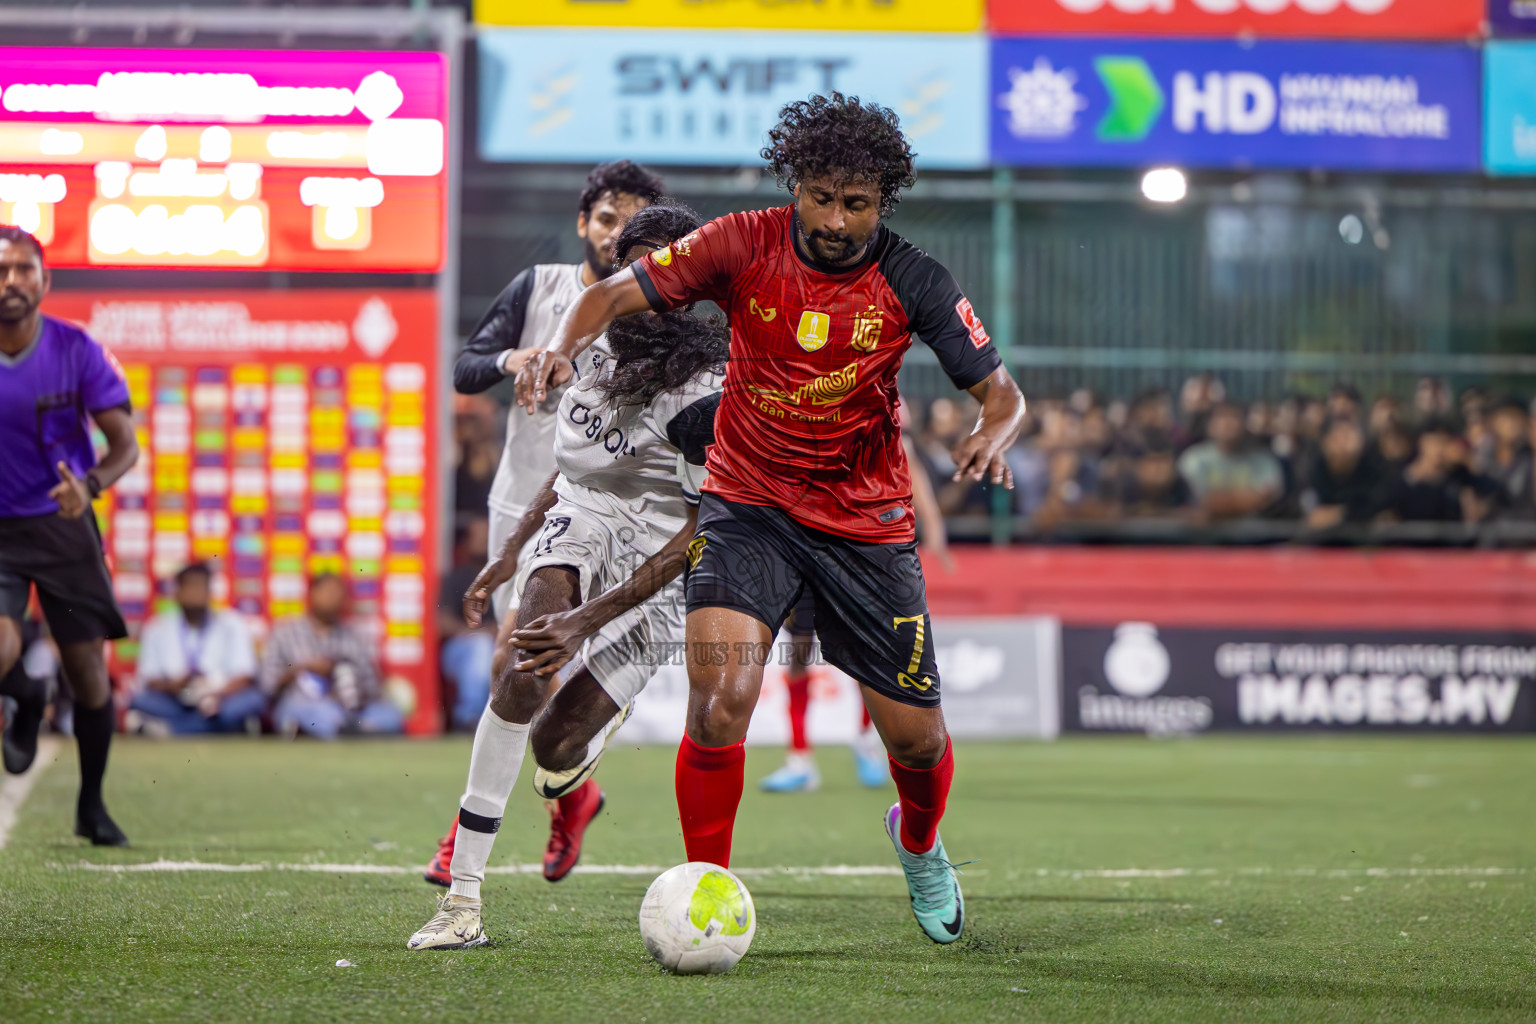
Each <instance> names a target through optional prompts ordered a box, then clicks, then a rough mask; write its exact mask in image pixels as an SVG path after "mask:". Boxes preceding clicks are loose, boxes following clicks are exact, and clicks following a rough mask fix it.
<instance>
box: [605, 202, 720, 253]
mask: <svg viewBox="0 0 1536 1024" xmlns="http://www.w3.org/2000/svg"><path fill="white" fill-rule="evenodd" d="M702 223H703V220H702V219H701V218H700V217H699V215H698V214H697V213H695V212H694V211H693V209H692V208H690V207H689V206H688V205H687V204H686V203H684V202H683V201H682V200H680V199H673V198H671V197H670V196H668V197H661V196H658V197H656V198H655V199H652V200H651V205H650V206H647V207H646V208H645V209H643V210H640V211H639V212H637V213H636V214H635V215H634V216H633V217H631V218H629V221H628V222H627V223H626V224H625V225H624V227H623V228H622V229H621V230H620V231H619V237H618V238H617V239H615V240H614V243H613V256H614V259H615V260H616V261H622V260H623V259H624V257H625V256H626V255H628V253H629V250H631V249H633V248H634V247H635V246H637V245H649V246H650V247H651V248H653V249H663V248H665V247H667V246H669V245H671V244H672V243H673V242H675V241H677V240H678V239H679V238H682V237H683V236H684V235H687V234H690V233H692V232H694V231H697V230H699V225H700V224H702Z"/></svg>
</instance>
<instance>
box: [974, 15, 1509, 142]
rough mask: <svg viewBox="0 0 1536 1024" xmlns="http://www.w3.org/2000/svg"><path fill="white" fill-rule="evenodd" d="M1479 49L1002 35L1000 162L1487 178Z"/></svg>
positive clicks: (997, 84) (997, 66)
mask: <svg viewBox="0 0 1536 1024" xmlns="http://www.w3.org/2000/svg"><path fill="white" fill-rule="evenodd" d="M1480 72H1481V66H1480V64H1479V58H1478V52H1477V51H1476V50H1475V49H1473V48H1471V47H1467V46H1415V45H1401V46H1397V45H1386V44H1369V43H1298V42H1266V43H1256V44H1252V45H1243V44H1240V43H1237V42H1218V41H1208V42H1199V41H1193V42H1191V41H1182V40H1181V41H1176V42H1172V41H1170V42H1159V41H1137V40H1129V39H1114V40H1108V39H1047V38H1038V39H999V40H996V41H995V43H994V47H993V51H992V95H993V110H992V155H993V159H994V161H995V162H997V163H1004V164H1021V165H1052V166H1073V165H1132V166H1145V165H1148V164H1156V163H1175V164H1181V165H1185V166H1193V167H1296V168H1329V169H1336V170H1384V171H1440V172H1445V171H1451V172H1454V171H1476V170H1478V169H1480V167H1481V164H1482V159H1481V151H1480V142H1481V136H1482V125H1481V110H1480V107H1481V103H1480V98H1479V93H1480V91H1481V78H1480Z"/></svg>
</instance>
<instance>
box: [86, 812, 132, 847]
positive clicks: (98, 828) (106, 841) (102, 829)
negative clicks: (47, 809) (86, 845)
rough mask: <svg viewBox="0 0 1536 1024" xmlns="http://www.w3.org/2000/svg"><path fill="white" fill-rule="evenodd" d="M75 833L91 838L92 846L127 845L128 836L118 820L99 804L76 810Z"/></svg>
mask: <svg viewBox="0 0 1536 1024" xmlns="http://www.w3.org/2000/svg"><path fill="white" fill-rule="evenodd" d="M75 835H77V836H81V837H82V838H85V839H89V840H90V841H91V845H92V846H127V845H128V837H127V836H125V835H123V830H122V829H120V828H118V827H117V822H115V821H113V820H112V816H111V815H110V814H108V813H107V809H106V808H105V807H102V806H100V805H99V804H98V805H97V806H96V807H92V808H84V807H81V808H78V809H77V810H76V811H75Z"/></svg>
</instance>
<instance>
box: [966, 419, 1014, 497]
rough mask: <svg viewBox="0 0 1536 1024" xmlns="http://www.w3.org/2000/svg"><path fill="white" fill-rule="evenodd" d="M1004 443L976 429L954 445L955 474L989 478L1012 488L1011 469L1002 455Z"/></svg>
mask: <svg viewBox="0 0 1536 1024" xmlns="http://www.w3.org/2000/svg"><path fill="white" fill-rule="evenodd" d="M1006 447H1007V446H1006V445H1004V444H1002V443H1001V442H1000V441H999V440H998V439H996V438H992V437H988V436H987V434H986V433H985V432H984V431H980V430H978V431H976V433H974V434H971V435H970V436H969V437H967V438H966V439H965V440H963V441H961V442H960V444H959V445H957V446H956V447H955V455H954V458H955V476H954V479H955V480H956V481H960V480H989V481H991V482H992V483H994V484H1002V485H1003V486H1004V487H1006V488H1008V489H1009V490H1010V491H1011V490H1013V470H1012V469H1010V468H1009V467H1008V460H1007V459H1006V458H1004V457H1003V452H1004V450H1005V449H1006Z"/></svg>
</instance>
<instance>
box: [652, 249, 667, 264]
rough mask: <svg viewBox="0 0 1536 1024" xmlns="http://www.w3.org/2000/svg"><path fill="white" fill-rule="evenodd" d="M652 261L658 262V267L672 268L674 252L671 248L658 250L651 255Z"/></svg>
mask: <svg viewBox="0 0 1536 1024" xmlns="http://www.w3.org/2000/svg"><path fill="white" fill-rule="evenodd" d="M651 259H652V260H654V261H655V262H656V265H657V266H658V267H670V266H671V265H672V250H671V249H670V248H668V249H657V250H656V251H655V252H653V253H651Z"/></svg>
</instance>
